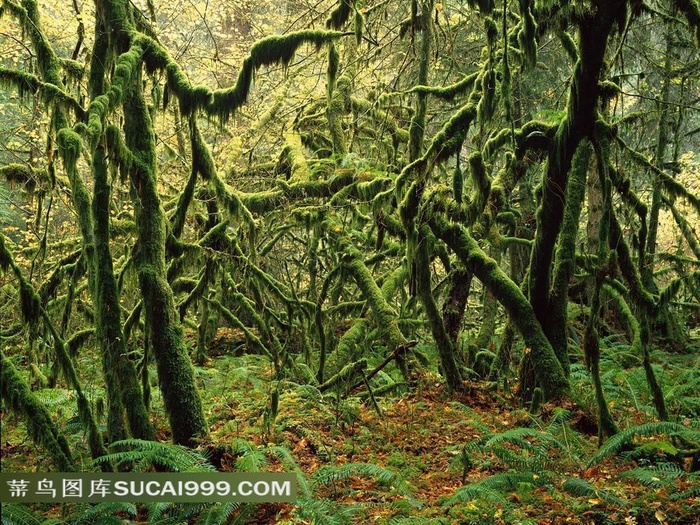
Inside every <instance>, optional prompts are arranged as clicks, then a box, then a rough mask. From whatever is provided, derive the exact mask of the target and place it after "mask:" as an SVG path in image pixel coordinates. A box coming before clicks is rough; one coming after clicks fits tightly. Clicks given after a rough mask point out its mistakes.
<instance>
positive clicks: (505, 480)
mask: <svg viewBox="0 0 700 525" xmlns="http://www.w3.org/2000/svg"><path fill="white" fill-rule="evenodd" d="M521 483H531V484H533V485H542V484H543V483H544V480H543V478H541V477H540V476H538V475H537V474H534V473H532V472H505V473H503V474H495V475H493V476H489V477H488V478H484V479H482V480H481V481H479V482H477V483H472V484H471V485H466V486H464V487H460V488H458V489H457V490H456V491H455V493H454V494H453V495H452V496H450V497H449V498H447V500H445V503H444V505H445V506H448V507H450V506H452V505H456V504H457V503H466V502H469V501H473V500H475V499H480V500H483V501H486V502H489V503H496V504H500V505H503V506H508V505H510V503H509V502H508V500H507V499H506V498H505V496H504V495H503V494H502V493H503V492H505V491H509V492H510V491H514V490H517V489H518V485H520V484H521Z"/></svg>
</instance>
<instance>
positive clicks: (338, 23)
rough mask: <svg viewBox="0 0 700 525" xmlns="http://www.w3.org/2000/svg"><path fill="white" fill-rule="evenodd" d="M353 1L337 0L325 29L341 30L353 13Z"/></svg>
mask: <svg viewBox="0 0 700 525" xmlns="http://www.w3.org/2000/svg"><path fill="white" fill-rule="evenodd" d="M354 5H355V0H339V1H338V5H337V6H336V7H335V9H333V11H331V14H330V16H329V17H328V20H326V27H328V28H330V29H341V28H342V27H343V26H344V25H345V22H347V21H348V20H349V19H350V14H351V13H352V11H353V7H354Z"/></svg>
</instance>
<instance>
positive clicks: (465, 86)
mask: <svg viewBox="0 0 700 525" xmlns="http://www.w3.org/2000/svg"><path fill="white" fill-rule="evenodd" d="M478 76H479V74H478V73H472V74H471V75H467V76H465V77H464V78H463V79H462V80H460V81H458V82H455V83H454V84H451V85H449V86H444V87H441V86H421V85H418V86H414V87H412V88H411V89H410V90H409V91H408V92H409V93H426V94H428V95H432V96H434V97H436V98H439V99H442V100H446V101H452V100H454V98H455V97H456V96H457V95H461V94H463V93H466V92H467V91H468V90H470V89H472V88H473V87H474V82H475V81H476V79H477V78H478Z"/></svg>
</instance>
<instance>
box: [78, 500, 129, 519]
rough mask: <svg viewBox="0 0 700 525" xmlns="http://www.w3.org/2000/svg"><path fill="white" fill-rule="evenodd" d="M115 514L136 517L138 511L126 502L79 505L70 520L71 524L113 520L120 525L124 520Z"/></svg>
mask: <svg viewBox="0 0 700 525" xmlns="http://www.w3.org/2000/svg"><path fill="white" fill-rule="evenodd" d="M117 514H126V515H127V516H131V517H136V515H137V514H138V511H137V509H136V505H134V504H133V503H126V502H117V501H114V502H103V503H98V504H96V505H89V504H86V505H79V506H77V507H76V509H75V510H74V511H73V513H72V516H71V518H70V520H69V521H70V522H71V524H80V523H106V522H105V521H103V520H108V519H110V518H114V519H116V520H118V521H117V523H122V522H123V520H124V518H123V517H121V516H117Z"/></svg>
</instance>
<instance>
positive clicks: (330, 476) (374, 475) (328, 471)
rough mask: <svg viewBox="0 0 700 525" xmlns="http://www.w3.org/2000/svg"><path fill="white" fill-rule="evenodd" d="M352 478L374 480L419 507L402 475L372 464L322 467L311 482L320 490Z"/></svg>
mask: <svg viewBox="0 0 700 525" xmlns="http://www.w3.org/2000/svg"><path fill="white" fill-rule="evenodd" d="M352 477H365V478H370V479H373V480H375V481H377V482H378V483H380V484H382V485H385V486H387V487H390V488H392V489H394V490H395V491H396V492H397V493H398V494H400V495H402V496H404V497H405V498H407V499H408V500H409V501H410V502H411V503H413V504H414V505H416V506H417V505H418V503H417V502H416V501H415V500H414V499H413V494H412V493H411V491H410V489H409V488H408V485H407V484H406V482H405V481H404V480H403V478H402V477H401V476H400V475H398V474H396V473H394V472H392V471H390V470H388V469H385V468H382V467H380V466H378V465H374V464H372V463H345V464H343V465H338V466H327V467H321V468H320V469H318V471H316V473H315V474H314V475H313V477H312V478H311V482H312V485H313V486H314V488H316V489H318V488H319V487H320V486H323V485H330V484H334V483H335V482H337V481H341V480H344V479H348V478H352Z"/></svg>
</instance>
